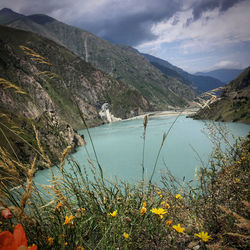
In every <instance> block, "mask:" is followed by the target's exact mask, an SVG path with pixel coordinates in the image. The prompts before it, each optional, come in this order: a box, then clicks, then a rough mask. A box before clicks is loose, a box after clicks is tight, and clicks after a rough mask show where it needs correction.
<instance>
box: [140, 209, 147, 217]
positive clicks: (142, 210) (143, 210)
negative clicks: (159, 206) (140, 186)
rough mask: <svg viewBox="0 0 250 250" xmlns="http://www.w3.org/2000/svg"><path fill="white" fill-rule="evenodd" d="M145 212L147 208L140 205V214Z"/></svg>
mask: <svg viewBox="0 0 250 250" xmlns="http://www.w3.org/2000/svg"><path fill="white" fill-rule="evenodd" d="M146 212H147V208H145V207H142V208H141V211H140V213H141V215H144V214H145V213H146Z"/></svg>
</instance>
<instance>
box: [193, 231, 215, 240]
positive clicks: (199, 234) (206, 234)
mask: <svg viewBox="0 0 250 250" xmlns="http://www.w3.org/2000/svg"><path fill="white" fill-rule="evenodd" d="M194 236H197V237H199V238H201V240H202V241H204V242H207V241H209V240H211V239H212V238H211V236H210V235H208V233H207V232H206V233H205V232H201V233H198V234H194Z"/></svg>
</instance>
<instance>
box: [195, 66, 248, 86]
mask: <svg viewBox="0 0 250 250" xmlns="http://www.w3.org/2000/svg"><path fill="white" fill-rule="evenodd" d="M241 72H243V69H217V70H213V71H209V72H197V73H195V75H200V76H211V77H214V78H217V79H219V80H220V81H222V82H224V83H229V82H230V81H232V80H233V79H235V78H236V77H237V76H238V75H239V74H240V73H241Z"/></svg>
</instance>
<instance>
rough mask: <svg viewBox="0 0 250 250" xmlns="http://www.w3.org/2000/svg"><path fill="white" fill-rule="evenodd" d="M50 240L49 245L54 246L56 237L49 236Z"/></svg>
mask: <svg viewBox="0 0 250 250" xmlns="http://www.w3.org/2000/svg"><path fill="white" fill-rule="evenodd" d="M48 242H49V245H50V246H52V245H53V243H54V238H52V237H49V238H48Z"/></svg>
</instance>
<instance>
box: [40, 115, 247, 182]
mask: <svg viewBox="0 0 250 250" xmlns="http://www.w3.org/2000/svg"><path fill="white" fill-rule="evenodd" d="M175 119H176V117H174V116H171V117H159V118H156V117H153V118H151V117H150V118H149V121H148V126H147V132H146V143H145V159H144V165H145V171H146V176H147V177H148V178H147V179H149V177H150V176H151V173H152V170H153V166H154V164H155V161H156V156H157V153H158V151H159V148H160V145H161V142H162V137H163V133H164V132H167V131H168V129H169V128H170V126H171V124H172V123H173V121H174V120H175ZM211 124H212V123H211V122H207V121H206V122H204V121H198V120H193V119H191V118H186V117H185V116H180V117H179V118H178V119H177V121H176V123H175V124H174V126H173V128H172V129H171V131H170V133H169V135H168V137H167V138H166V140H165V143H164V145H163V148H162V151H161V154H160V157H159V161H158V164H157V169H156V174H155V176H154V179H153V182H155V183H158V182H159V181H160V176H161V174H164V171H165V170H166V168H168V169H169V170H170V171H171V172H172V173H173V174H174V175H175V176H176V177H179V178H183V177H184V176H185V177H186V179H188V180H191V179H194V174H195V169H198V168H199V167H200V166H201V162H200V160H199V157H200V158H202V160H203V161H204V162H205V164H206V163H207V162H208V159H209V155H210V153H211V152H212V149H213V144H212V143H211V141H210V140H209V138H208V128H207V125H208V126H210V125H211ZM214 124H215V125H216V126H218V127H221V126H222V127H223V128H224V127H226V128H227V129H228V130H229V131H231V132H232V134H233V135H235V136H246V135H247V133H248V132H249V131H250V126H249V125H246V124H242V123H217V122H215V123H214ZM143 130H144V128H143V119H135V120H127V121H120V122H116V123H111V124H106V125H102V126H99V127H95V128H91V129H89V131H90V134H91V137H92V140H93V143H94V146H95V150H96V152H97V155H98V159H99V162H100V164H101V166H102V169H103V172H104V176H105V178H108V179H114V178H115V177H117V178H119V179H122V180H126V181H129V182H131V183H133V182H136V181H139V180H141V176H142V174H141V173H142V170H141V169H142V168H141V164H142V150H143V139H142V134H143ZM79 132H80V133H81V134H83V135H84V137H85V140H86V143H87V147H86V148H87V151H88V152H89V155H90V158H91V161H92V162H93V163H94V165H95V166H96V168H97V169H98V167H97V164H96V161H95V157H94V152H93V149H92V147H91V143H90V140H89V137H88V134H87V131H85V130H83V131H79ZM230 140H231V141H233V140H232V138H231V139H230ZM197 154H198V155H199V157H198V155H197ZM72 156H73V158H74V159H75V160H77V161H78V162H79V164H80V166H85V167H86V168H87V169H88V168H91V165H90V164H89V162H88V159H89V157H88V154H87V152H86V149H85V148H84V147H79V148H78V150H77V152H76V153H74V154H73V155H72ZM69 168H70V167H69V165H67V164H66V166H65V169H69ZM54 171H55V173H56V174H57V173H58V170H57V169H56V168H55V167H54ZM50 178H51V175H50V171H49V170H47V169H46V170H41V171H39V172H37V173H36V177H35V182H36V183H39V184H47V183H48V180H49V179H50Z"/></svg>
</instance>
